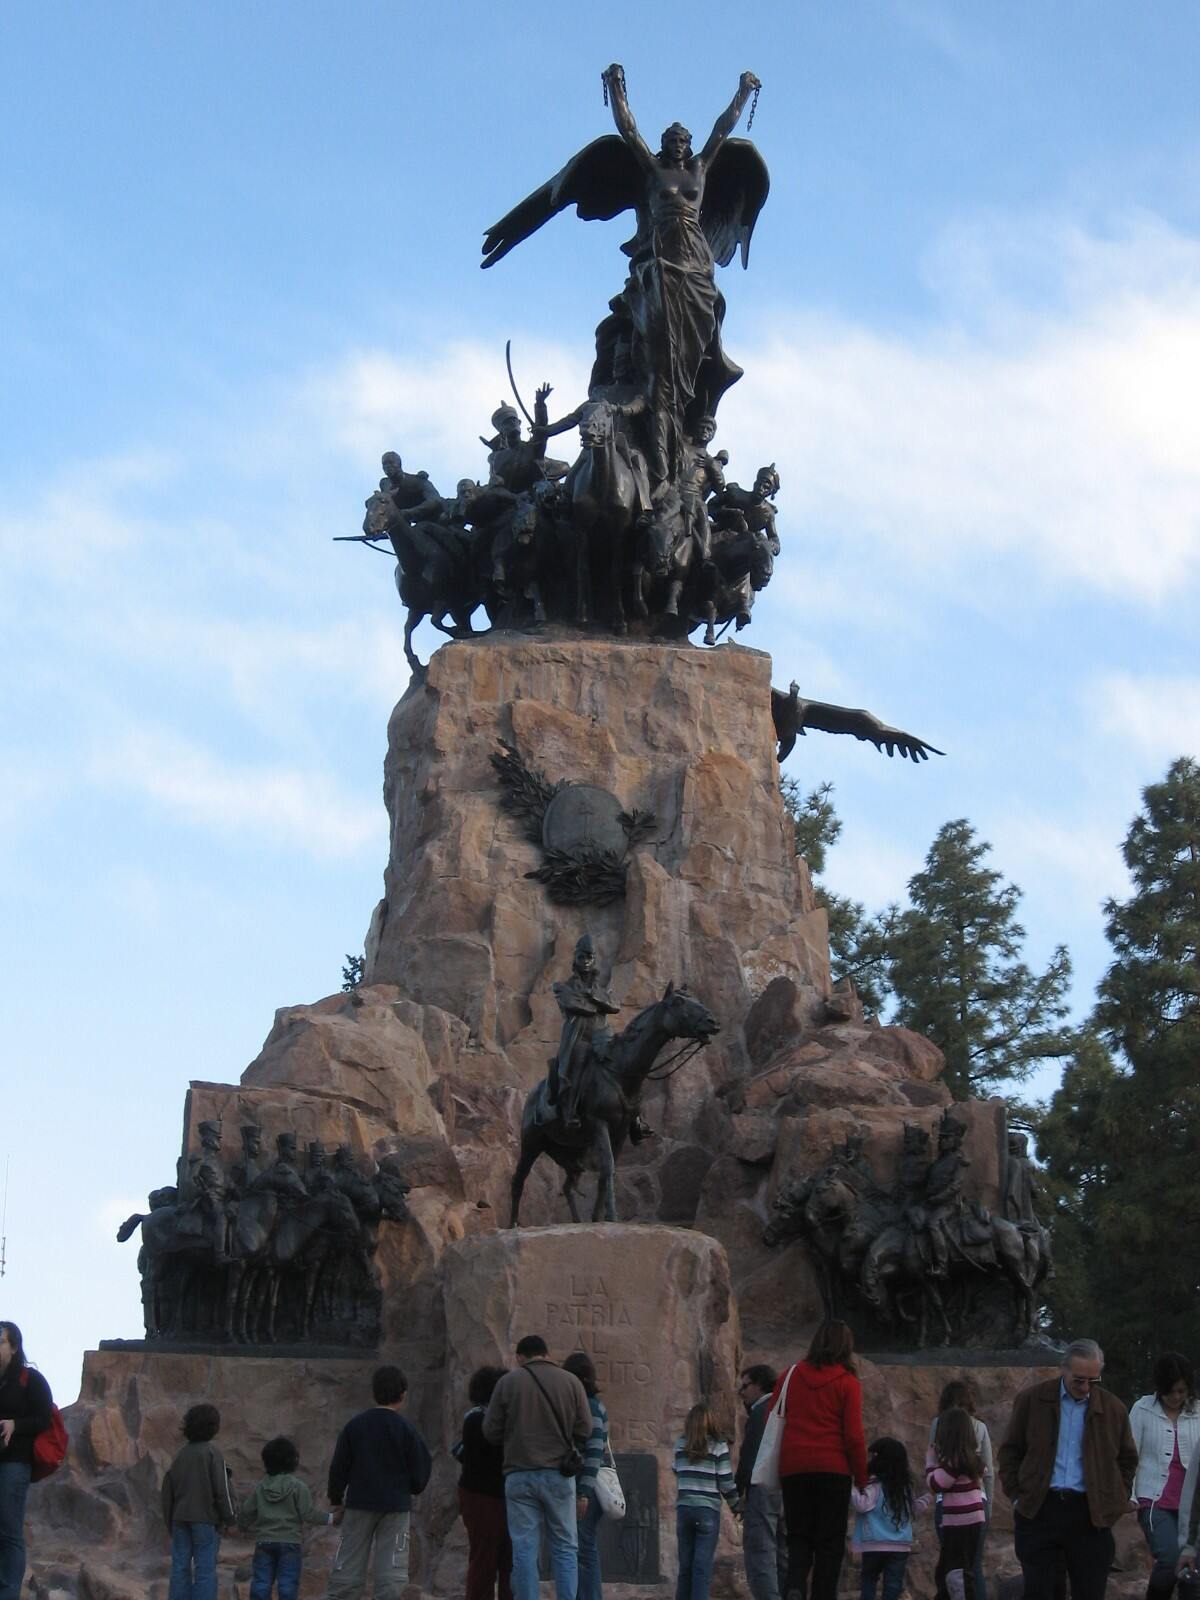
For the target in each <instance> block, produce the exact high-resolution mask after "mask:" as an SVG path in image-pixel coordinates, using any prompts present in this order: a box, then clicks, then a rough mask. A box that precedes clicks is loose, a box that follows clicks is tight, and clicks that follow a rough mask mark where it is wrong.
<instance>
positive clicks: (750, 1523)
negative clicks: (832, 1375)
mask: <svg viewBox="0 0 1200 1600" xmlns="http://www.w3.org/2000/svg"><path fill="white" fill-rule="evenodd" d="M775 1379H776V1373H775V1370H774V1368H772V1367H765V1366H762V1365H758V1366H753V1367H747V1368H746V1370H745V1371H744V1372H743V1373H742V1381H741V1382H740V1383H739V1384H738V1396H739V1398H740V1400H741V1402H742V1404H743V1405H744V1406H745V1408H746V1431H745V1433H744V1434H743V1435H742V1449H741V1453H740V1454H739V1456H738V1464H737V1471H736V1472H735V1473H734V1482H735V1484H736V1485H737V1492H738V1496H739V1498H740V1500H741V1502H742V1510H743V1515H742V1559H743V1561H745V1563H746V1582H747V1584H748V1585H749V1587H750V1593H751V1595H752V1596H753V1600H779V1596H780V1595H781V1594H782V1593H783V1591H784V1590H785V1589H786V1588H787V1581H786V1580H787V1538H786V1535H785V1534H784V1529H783V1494H782V1492H781V1491H780V1490H778V1489H768V1488H765V1487H764V1485H763V1484H761V1483H751V1481H750V1478H751V1475H752V1473H753V1472H754V1463H755V1461H756V1460H757V1458H758V1447H759V1445H760V1444H761V1443H762V1436H763V1429H764V1428H765V1427H766V1424H767V1412H768V1411H770V1409H771V1395H772V1394H773V1392H774V1389H775Z"/></svg>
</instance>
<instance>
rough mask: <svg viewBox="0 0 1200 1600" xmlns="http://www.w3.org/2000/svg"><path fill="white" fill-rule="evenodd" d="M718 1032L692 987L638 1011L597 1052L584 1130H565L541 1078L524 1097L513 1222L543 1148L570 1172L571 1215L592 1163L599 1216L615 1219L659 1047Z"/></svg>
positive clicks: (576, 1218)
mask: <svg viewBox="0 0 1200 1600" xmlns="http://www.w3.org/2000/svg"><path fill="white" fill-rule="evenodd" d="M719 1031H720V1023H719V1022H718V1021H717V1019H716V1018H715V1017H714V1016H713V1014H712V1012H711V1011H709V1010H708V1008H707V1007H706V1006H703V1005H701V1003H700V1001H699V1000H696V999H694V998H693V997H692V996H691V995H690V994H689V993H688V992H687V990H686V989H677V988H676V987H675V985H674V984H673V983H669V984H668V985H667V988H666V992H665V993H664V995H663V997H662V999H661V1000H656V1001H655V1002H654V1004H653V1005H652V1006H647V1007H646V1009H645V1010H644V1011H639V1012H638V1014H637V1016H636V1017H634V1018H633V1020H632V1022H630V1024H629V1026H628V1027H627V1028H625V1029H624V1030H623V1031H622V1032H621V1033H618V1034H617V1035H615V1037H614V1038H613V1039H612V1041H611V1043H610V1044H609V1045H608V1046H607V1048H606V1049H605V1050H604V1052H603V1053H599V1054H597V1053H593V1055H592V1057H591V1059H590V1061H589V1062H588V1066H587V1069H586V1072H585V1076H584V1080H583V1083H582V1085H581V1087H580V1091H579V1098H578V1102H577V1105H576V1114H577V1115H578V1118H579V1123H580V1127H579V1131H578V1133H566V1132H565V1131H564V1130H563V1127H562V1123H561V1121H560V1119H559V1115H558V1112H557V1110H556V1109H555V1107H553V1106H552V1105H550V1103H549V1101H548V1100H547V1096H546V1084H545V1082H544V1081H543V1082H542V1083H539V1084H536V1085H535V1086H534V1087H533V1088H532V1089H531V1090H530V1091H529V1093H528V1095H527V1096H526V1097H525V1110H524V1114H523V1115H522V1117H521V1154H520V1157H519V1158H518V1161H517V1168H516V1171H515V1172H514V1173H513V1178H512V1213H511V1215H510V1217H509V1224H508V1225H509V1227H510V1228H515V1227H516V1226H517V1216H518V1213H519V1211H520V1207H521V1192H522V1190H523V1189H524V1187H525V1180H526V1178H527V1177H528V1176H529V1172H530V1169H531V1168H532V1166H533V1164H534V1162H535V1161H536V1160H537V1159H538V1157H539V1156H543V1155H546V1156H549V1157H550V1159H551V1160H552V1161H554V1162H557V1164H558V1165H559V1166H560V1167H561V1168H562V1170H563V1171H564V1173H565V1174H566V1177H565V1179H564V1181H563V1188H562V1192H563V1197H564V1198H565V1200H566V1202H567V1205H568V1207H569V1208H570V1212H571V1221H572V1222H580V1221H582V1220H583V1219H582V1218H581V1217H580V1215H579V1208H578V1206H577V1205H576V1203H575V1191H576V1188H577V1186H578V1184H579V1180H580V1178H581V1177H582V1176H583V1173H584V1169H585V1168H586V1167H588V1166H589V1165H590V1166H592V1167H593V1168H595V1169H596V1170H597V1171H598V1172H599V1174H600V1177H599V1182H598V1184H597V1186H596V1203H595V1205H594V1206H593V1208H592V1221H593V1222H600V1221H601V1220H603V1221H605V1222H615V1221H616V1220H617V1202H616V1194H615V1190H614V1184H613V1175H614V1173H615V1171H616V1164H617V1157H618V1156H619V1155H620V1153H621V1150H622V1148H623V1147H624V1144H625V1140H626V1139H627V1138H628V1137H629V1125H630V1123H631V1122H632V1121H633V1119H634V1117H635V1116H636V1115H637V1112H638V1109H639V1107H640V1105H641V1101H642V1087H643V1085H644V1084H645V1082H646V1079H647V1078H648V1077H649V1076H650V1072H651V1069H652V1068H653V1066H654V1063H655V1061H656V1060H657V1058H658V1056H659V1053H660V1052H661V1051H662V1049H663V1047H664V1046H665V1045H666V1044H667V1043H668V1042H669V1041H670V1040H672V1039H692V1040H695V1041H697V1048H699V1047H701V1046H703V1045H706V1044H707V1043H708V1041H709V1040H710V1039H711V1038H712V1036H713V1035H714V1034H715V1033H717V1032H719Z"/></svg>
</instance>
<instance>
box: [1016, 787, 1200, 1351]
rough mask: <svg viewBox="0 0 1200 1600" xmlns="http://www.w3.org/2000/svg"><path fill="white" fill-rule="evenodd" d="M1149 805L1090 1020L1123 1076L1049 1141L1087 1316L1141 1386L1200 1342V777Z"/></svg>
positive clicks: (1086, 1099)
mask: <svg viewBox="0 0 1200 1600" xmlns="http://www.w3.org/2000/svg"><path fill="white" fill-rule="evenodd" d="M1142 801H1143V804H1142V810H1141V812H1140V814H1139V815H1138V816H1137V817H1136V818H1135V820H1134V822H1133V825H1132V826H1131V828H1130V829H1129V832H1128V834H1127V836H1126V839H1125V845H1124V852H1123V853H1124V857H1125V863H1126V865H1127V866H1128V868H1129V872H1130V876H1131V878H1132V880H1133V893H1132V894H1131V895H1130V897H1129V899H1128V900H1125V901H1117V900H1110V901H1109V902H1108V903H1107V904H1106V906H1105V914H1106V917H1107V929H1108V938H1109V942H1110V943H1111V945H1112V949H1113V955H1114V960H1113V963H1112V965H1111V966H1110V967H1109V969H1108V971H1107V973H1106V974H1105V976H1104V978H1103V980H1102V981H1101V984H1100V987H1099V990H1098V992H1097V1002H1096V1009H1095V1014H1094V1019H1093V1020H1094V1025H1095V1027H1096V1028H1097V1030H1098V1031H1099V1032H1100V1033H1101V1035H1102V1036H1103V1038H1104V1039H1105V1040H1106V1042H1107V1043H1108V1044H1109V1045H1110V1046H1111V1047H1112V1049H1113V1050H1114V1051H1116V1052H1118V1059H1119V1062H1120V1070H1116V1069H1110V1070H1109V1071H1108V1072H1107V1073H1104V1072H1103V1071H1097V1070H1096V1069H1095V1063H1094V1062H1093V1064H1092V1067H1091V1068H1090V1069H1089V1071H1088V1074H1087V1077H1086V1078H1085V1079H1083V1080H1080V1079H1076V1080H1072V1081H1068V1078H1064V1081H1063V1087H1062V1089H1061V1090H1060V1091H1059V1093H1058V1094H1056V1095H1055V1096H1054V1100H1053V1101H1052V1103H1051V1109H1050V1112H1049V1114H1048V1116H1047V1118H1046V1125H1045V1128H1044V1131H1043V1134H1042V1137H1041V1144H1042V1148H1043V1150H1044V1152H1045V1154H1046V1155H1047V1157H1048V1159H1049V1163H1050V1170H1051V1173H1052V1175H1053V1176H1054V1177H1055V1178H1057V1179H1058V1180H1059V1181H1061V1182H1062V1183H1063V1184H1064V1185H1065V1186H1066V1187H1067V1189H1068V1192H1069V1195H1070V1199H1069V1200H1068V1202H1067V1203H1066V1204H1065V1205H1064V1207H1063V1209H1064V1211H1065V1212H1066V1213H1067V1216H1068V1218H1069V1225H1070V1227H1071V1228H1072V1229H1073V1230H1074V1232H1073V1234H1072V1239H1073V1242H1074V1243H1076V1244H1077V1245H1078V1247H1079V1249H1080V1252H1081V1255H1082V1261H1083V1272H1082V1279H1083V1283H1082V1287H1081V1291H1080V1294H1079V1298H1080V1300H1081V1302H1082V1308H1083V1309H1084V1310H1085V1311H1086V1313H1087V1314H1089V1315H1090V1318H1091V1327H1092V1328H1094V1330H1095V1332H1096V1336H1097V1337H1099V1338H1100V1340H1101V1343H1103V1344H1104V1345H1105V1349H1106V1351H1107V1353H1108V1356H1109V1360H1110V1364H1112V1363H1115V1366H1116V1370H1117V1371H1118V1372H1122V1373H1125V1374H1127V1375H1129V1378H1130V1379H1131V1380H1132V1381H1135V1382H1137V1381H1141V1380H1143V1379H1144V1377H1145V1375H1146V1373H1147V1370H1148V1368H1149V1366H1150V1364H1151V1363H1152V1361H1153V1359H1154V1357H1155V1356H1156V1355H1157V1354H1159V1353H1161V1352H1162V1351H1163V1350H1192V1349H1195V1348H1196V1346H1197V1343H1198V1342H1200V1311H1198V1310H1197V1291H1198V1289H1200V1221H1198V1218H1200V1205H1198V1204H1197V1191H1196V1187H1195V1186H1196V1184H1197V1181H1198V1180H1200V765H1197V763H1196V762H1195V761H1192V760H1187V759H1182V758H1181V759H1180V760H1178V761H1176V762H1174V763H1173V765H1172V766H1171V768H1170V770H1169V771H1168V773H1167V775H1166V778H1165V779H1164V781H1163V782H1162V783H1158V784H1153V785H1151V786H1150V787H1149V788H1148V789H1146V790H1145V791H1144V793H1143V796H1142ZM1081 1089H1083V1090H1085V1091H1086V1093H1085V1094H1082V1095H1081V1094H1080V1090H1081ZM1072 1102H1074V1103H1072Z"/></svg>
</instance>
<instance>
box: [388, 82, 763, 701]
mask: <svg viewBox="0 0 1200 1600" xmlns="http://www.w3.org/2000/svg"><path fill="white" fill-rule="evenodd" d="M603 79H604V88H605V97H606V99H608V100H610V101H611V104H612V110H613V117H614V120H615V122H616V126H617V133H616V134H608V135H606V136H605V137H603V138H600V139H596V140H594V141H593V142H592V143H591V144H589V145H588V146H587V147H586V148H585V149H583V150H581V151H580V152H579V154H578V155H576V156H573V157H572V158H571V160H570V161H568V162H567V164H566V166H565V167H563V169H562V170H561V172H559V173H557V174H556V175H555V176H554V177H553V178H551V179H550V180H549V181H548V182H547V183H544V184H543V185H542V186H541V187H540V188H539V189H536V190H535V191H534V192H533V194H531V195H529V196H528V197H527V198H526V199H524V200H522V201H521V202H520V204H519V205H516V206H514V207H513V209H512V210H511V211H509V212H508V213H507V214H506V215H505V216H504V217H502V218H501V219H500V221H499V222H497V223H496V224H494V226H493V227H491V228H490V229H489V230H488V231H487V234H486V237H485V240H484V246H483V250H484V260H483V263H482V265H483V266H485V267H491V266H494V265H495V264H496V263H497V262H498V261H500V260H501V259H502V258H503V257H504V256H506V255H507V254H508V252H509V251H510V250H512V249H513V248H514V246H516V245H517V244H519V243H520V242H521V241H522V240H524V239H527V238H528V237H529V236H530V234H532V233H534V232H536V230H537V229H538V228H540V227H541V226H542V225H543V224H544V223H545V222H547V221H549V219H550V218H551V217H552V216H554V215H556V214H557V213H558V212H559V211H562V210H565V209H566V208H567V207H568V206H571V205H574V206H575V208H576V211H577V212H578V214H579V216H581V217H583V218H584V219H585V220H588V219H608V218H611V217H615V216H617V215H619V214H620V213H622V212H624V211H629V210H632V211H633V212H634V214H635V217H636V224H637V226H636V231H635V233H634V235H633V237H632V238H631V239H630V240H628V241H627V242H626V243H625V244H624V245H623V246H622V247H621V248H622V250H623V251H624V253H625V254H626V256H628V258H629V270H628V276H627V278H626V280H625V284H624V287H623V288H622V289H621V291H620V292H619V293H618V294H617V295H615V296H614V297H613V299H612V300H610V302H609V309H608V314H607V316H605V317H604V319H603V320H602V321H601V323H600V325H599V327H598V328H597V330H596V354H595V360H594V363H593V366H592V373H591V380H590V382H589V385H588V393H587V398H586V399H585V400H583V401H582V402H581V403H580V404H578V405H576V406H575V407H574V408H573V409H572V410H571V411H569V412H567V413H566V414H565V415H564V416H562V417H559V418H558V419H557V420H555V421H553V422H552V421H551V420H550V413H549V409H548V405H547V402H548V400H549V397H550V395H551V393H552V392H553V391H552V390H551V388H550V386H549V385H548V384H542V385H541V386H540V387H539V388H538V389H537V391H536V394H535V400H534V409H533V412H532V413H530V412H529V411H528V410H526V408H525V405H524V402H523V401H522V400H521V398H520V394H519V392H518V391H517V389H516V384H515V382H514V384H513V389H514V394H515V396H516V399H517V402H518V404H519V405H520V406H521V410H522V411H524V412H525V419H526V421H527V422H528V423H529V425H530V429H531V433H530V436H529V438H525V437H524V436H523V432H522V423H521V415H520V413H519V412H518V411H517V410H516V409H515V408H514V407H513V406H512V405H509V404H508V403H504V404H502V405H501V406H500V407H499V408H498V409H497V410H496V411H495V412H494V413H493V415H492V418H491V423H492V428H493V430H494V434H493V437H492V438H490V439H483V440H482V443H483V444H484V446H485V447H486V448H487V450H488V452H489V453H488V476H487V481H486V482H479V481H475V480H473V479H463V480H462V481H461V482H460V483H459V484H458V485H457V488H456V492H455V494H454V496H453V497H443V496H442V495H441V494H439V492H438V491H437V489H435V488H434V486H433V484H432V482H431V481H430V479H429V477H428V475H427V474H425V473H415V474H414V473H408V472H405V470H404V468H403V466H402V464H401V461H400V458H399V456H397V455H396V454H395V453H394V452H389V453H388V455H386V456H385V457H384V458H383V467H384V477H383V478H382V480H381V481H380V485H379V489H378V490H377V491H376V492H375V493H374V494H373V495H372V496H371V498H370V499H369V500H368V502H367V513H366V518H365V520H364V523H363V534H362V538H363V539H364V540H365V541H366V542H368V543H377V542H378V541H382V540H388V541H389V542H390V544H391V546H392V549H393V551H394V552H395V555H396V561H397V567H396V583H397V587H398V589H399V592H400V598H401V600H402V601H403V603H404V605H405V607H406V608H407V612H408V617H407V622H406V627H405V652H406V655H407V657H408V660H409V663H410V665H411V666H412V668H413V670H414V672H417V673H419V672H420V670H421V667H420V663H419V661H418V659H417V657H416V654H415V652H414V651H413V648H412V633H413V629H414V628H415V626H416V625H417V624H418V623H419V622H420V621H421V620H422V619H423V618H425V617H428V618H429V619H430V621H431V622H432V623H433V625H434V626H435V627H436V628H438V629H440V630H441V631H442V632H444V633H446V634H448V635H449V636H450V637H452V638H466V637H469V636H471V635H472V633H473V631H474V627H473V623H472V617H473V615H474V613H475V612H476V611H477V610H478V609H479V608H480V607H482V608H483V609H484V611H485V612H486V615H487V617H488V620H489V623H490V624H491V625H492V626H493V627H501V628H530V627H540V626H542V625H543V624H545V623H547V622H552V623H562V624H565V625H568V626H572V627H578V628H592V627H599V628H602V629H606V630H608V631H610V632H613V633H617V634H624V633H627V632H628V631H629V630H630V626H631V624H637V625H640V626H644V627H645V628H646V629H647V630H650V631H653V632H654V633H656V634H659V635H667V636H672V635H674V636H678V637H685V636H686V635H687V634H689V633H690V632H691V631H692V630H693V629H696V628H698V627H703V628H704V640H705V643H707V644H714V643H716V640H717V637H718V634H717V629H718V627H720V626H721V625H722V624H724V625H726V626H728V625H732V626H734V627H736V628H737V629H741V628H744V627H745V626H746V625H747V624H748V623H749V622H750V620H751V611H752V608H753V605H754V597H755V595H756V594H757V593H758V591H759V590H761V589H763V588H764V587H765V586H766V585H767V583H769V582H770V579H771V574H772V570H773V566H774V561H775V558H776V556H778V554H779V550H780V544H779V536H778V533H777V531H776V526H775V506H774V497H775V495H776V494H777V493H778V491H779V474H778V472H777V471H776V469H775V466H774V464H770V465H766V466H762V467H759V468H758V469H757V471H756V473H755V475H754V478H753V481H752V483H751V486H750V487H748V488H744V487H742V486H741V485H740V484H738V483H734V482H727V481H726V476H725V468H726V467H727V465H728V459H729V458H728V455H727V454H726V453H725V452H724V451H718V452H717V453H716V454H715V455H714V454H712V453H710V450H709V446H710V445H711V444H712V441H713V438H714V436H715V434H716V430H717V410H718V407H719V405H720V403H721V398H722V396H723V395H724V394H725V392H726V390H727V389H728V388H729V387H730V385H731V384H733V383H735V382H736V381H737V380H738V379H739V378H740V377H741V376H742V369H741V368H740V367H738V366H736V365H735V364H734V363H733V362H732V361H730V359H729V358H728V356H727V355H726V354H725V351H724V348H723V345H722V339H721V329H722V323H723V321H724V317H725V298H724V296H723V295H722V294H721V292H720V291H719V289H718V288H717V284H716V267H717V266H718V265H720V266H726V265H728V264H729V262H730V261H731V260H732V259H733V257H734V255H735V253H737V252H738V251H740V253H741V257H742V264H743V265H745V264H746V262H747V259H748V252H749V247H750V238H751V235H752V233H753V231H754V224H755V221H756V219H757V217H758V213H759V211H760V210H761V209H762V205H763V203H764V201H765V200H766V197H767V191H768V188H769V179H768V176H767V169H766V167H765V165H764V163H763V161H762V158H761V156H760V155H759V154H758V151H757V150H756V149H755V148H754V146H753V145H752V144H751V143H750V142H749V141H748V140H745V139H734V138H731V137H730V136H731V134H732V132H733V129H734V128H735V127H736V125H737V123H738V121H739V119H740V117H741V115H742V112H743V111H744V109H745V107H746V105H747V103H748V102H749V101H750V98H751V96H752V95H753V96H754V97H755V99H757V95H758V91H759V88H760V84H759V81H758V79H757V78H756V77H754V75H753V74H752V73H749V72H746V73H743V74H742V77H741V80H740V82H739V84H738V89H737V93H736V94H735V95H734V97H733V99H732V101H731V102H730V104H729V105H728V107H727V108H726V109H725V110H724V111H723V112H722V113H721V115H720V116H719V117H718V118H717V121H716V123H715V125H714V127H713V130H712V132H711V133H710V135H709V137H708V139H707V141H706V142H705V144H704V146H703V148H702V149H701V150H700V151H699V152H698V153H697V152H695V151H693V148H692V136H691V134H690V133H689V132H688V130H687V129H686V128H684V127H683V126H682V125H681V124H680V123H677V122H676V123H672V125H671V126H670V127H669V128H667V129H666V131H665V132H664V133H663V136H662V140H661V145H660V148H659V150H658V151H657V152H654V151H652V150H651V149H650V147H649V146H648V145H647V143H646V142H645V140H644V139H643V137H642V135H641V133H640V132H639V131H638V128H637V124H636V123H635V121H634V118H633V115H632V112H631V111H630V109H629V101H628V98H627V96H626V92H625V76H624V72H623V71H622V69H621V67H620V66H617V65H613V66H611V67H609V68H608V70H607V71H606V72H605V73H604V74H603ZM751 115H752V116H753V112H751ZM509 373H510V377H511V374H512V367H511V359H510V364H509ZM572 428H577V429H578V430H579V439H580V446H581V448H580V452H579V455H578V456H577V457H576V459H575V460H574V462H571V463H569V462H566V461H558V460H554V459H553V458H551V457H549V456H547V454H546V445H547V441H548V440H549V439H551V438H553V437H555V436H556V435H558V434H561V433H565V432H566V431H568V430H569V429H572ZM447 618H449V619H450V620H449V621H447Z"/></svg>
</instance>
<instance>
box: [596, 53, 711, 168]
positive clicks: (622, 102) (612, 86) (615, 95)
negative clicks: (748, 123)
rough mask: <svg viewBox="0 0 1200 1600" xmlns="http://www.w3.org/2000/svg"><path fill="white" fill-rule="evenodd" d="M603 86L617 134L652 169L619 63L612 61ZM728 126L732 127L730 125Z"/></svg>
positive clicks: (651, 162)
mask: <svg viewBox="0 0 1200 1600" xmlns="http://www.w3.org/2000/svg"><path fill="white" fill-rule="evenodd" d="M604 84H605V87H606V88H607V90H608V98H609V102H610V103H611V105H612V114H613V121H614V122H615V123H616V125H617V132H618V133H619V134H620V135H621V137H622V139H624V141H625V143H626V144H627V145H628V146H629V148H630V149H631V150H632V151H633V153H634V155H635V156H636V157H637V158H638V161H639V162H640V163H641V164H642V165H643V166H644V167H652V166H653V165H654V156H653V154H652V153H651V150H650V146H649V145H648V144H647V143H646V141H645V139H643V138H642V136H641V134H640V133H639V132H638V126H637V123H636V122H635V121H634V120H633V112H632V111H630V109H629V97H628V95H627V94H626V93H625V68H624V67H623V66H621V64H620V62H617V61H614V62H613V64H612V66H611V67H609V68H608V70H607V72H605V73H604ZM735 120H736V119H735ZM730 126H732V123H731V124H730Z"/></svg>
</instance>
